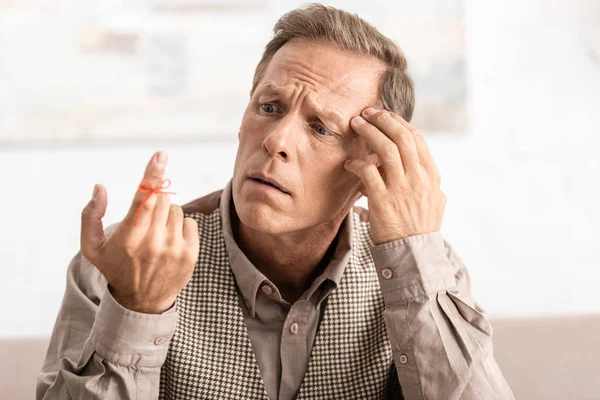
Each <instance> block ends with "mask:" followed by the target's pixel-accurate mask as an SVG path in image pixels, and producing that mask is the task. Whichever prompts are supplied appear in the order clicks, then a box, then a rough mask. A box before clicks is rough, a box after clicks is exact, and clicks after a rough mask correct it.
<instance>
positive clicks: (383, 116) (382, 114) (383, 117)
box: [374, 110, 391, 122]
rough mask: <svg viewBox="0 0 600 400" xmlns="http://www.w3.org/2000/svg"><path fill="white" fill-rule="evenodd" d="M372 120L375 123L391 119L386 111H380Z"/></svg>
mask: <svg viewBox="0 0 600 400" xmlns="http://www.w3.org/2000/svg"><path fill="white" fill-rule="evenodd" d="M374 117H375V118H374V119H375V121H376V122H384V121H387V120H388V118H391V116H390V113H389V112H388V111H385V110H382V111H379V112H378V113H376V114H375V115H374Z"/></svg>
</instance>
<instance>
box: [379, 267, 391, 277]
mask: <svg viewBox="0 0 600 400" xmlns="http://www.w3.org/2000/svg"><path fill="white" fill-rule="evenodd" d="M392 275H394V273H393V272H392V270H391V269H389V268H384V269H382V270H381V276H383V278H384V279H391V278H392Z"/></svg>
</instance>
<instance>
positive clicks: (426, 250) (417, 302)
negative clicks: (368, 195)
mask: <svg viewBox="0 0 600 400" xmlns="http://www.w3.org/2000/svg"><path fill="white" fill-rule="evenodd" d="M371 255H372V256H373V261H374V263H375V268H376V269H377V275H378V279H379V283H380V285H381V290H382V294H383V298H384V301H385V310H384V312H383V316H384V320H385V324H386V328H387V332H388V336H389V338H390V342H391V345H392V352H393V357H394V364H395V366H396V370H397V373H398V380H399V382H400V385H401V387H402V393H403V395H404V398H405V399H407V400H416V399H419V400H421V399H423V400H425V399H426V400H434V399H436V400H437V399H440V400H441V399H444V400H474V399H489V400H493V399H501V400H505V399H514V396H513V394H512V391H511V389H510V387H509V386H508V384H507V383H506V381H505V379H504V377H503V376H502V372H501V371H500V368H499V367H498V365H497V363H496V361H495V359H494V355H493V346H492V327H491V325H490V322H489V321H488V319H487V317H486V315H485V312H484V311H483V310H482V309H481V308H480V307H479V306H478V305H477V304H476V303H475V301H474V300H473V298H472V295H471V284H470V279H469V274H468V271H467V269H466V267H465V266H464V264H463V262H462V260H461V259H460V258H459V257H458V255H457V254H456V252H455V251H454V249H453V248H452V247H451V246H450V244H449V243H448V242H447V241H445V240H444V239H443V238H442V235H441V232H440V231H436V232H431V233H426V234H422V235H416V236H410V237H407V238H404V239H399V240H395V241H391V242H387V243H383V244H379V245H376V246H373V247H372V248H371Z"/></svg>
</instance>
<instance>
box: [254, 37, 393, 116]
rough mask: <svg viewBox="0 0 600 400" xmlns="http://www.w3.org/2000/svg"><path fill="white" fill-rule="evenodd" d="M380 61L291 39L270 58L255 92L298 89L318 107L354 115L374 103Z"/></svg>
mask: <svg viewBox="0 0 600 400" xmlns="http://www.w3.org/2000/svg"><path fill="white" fill-rule="evenodd" d="M384 70H385V65H384V63H383V62H382V61H380V60H377V59H375V58H374V57H365V56H358V55H355V54H352V53H349V52H344V51H341V50H339V49H337V48H335V47H333V46H331V45H323V44H316V43H309V42H306V41H301V40H298V39H293V40H291V41H289V42H287V43H286V44H285V45H283V46H282V47H281V48H280V49H279V50H278V51H277V53H275V55H274V56H273V58H272V59H271V62H270V63H269V65H268V67H267V69H266V71H265V73H264V75H263V77H262V80H261V83H260V84H259V86H258V87H257V91H261V92H264V91H265V90H267V91H273V89H274V88H278V90H277V91H276V92H279V93H281V92H282V89H283V94H288V93H290V94H291V93H292V92H294V91H296V90H297V89H302V90H303V91H306V92H308V93H307V94H310V96H309V97H311V98H312V100H314V101H315V102H317V103H319V104H320V105H321V106H332V107H335V108H338V109H340V108H344V109H347V110H346V111H347V112H355V111H356V109H359V111H360V110H362V108H364V107H366V106H368V105H373V104H374V103H376V102H377V94H378V82H379V78H380V74H381V73H382V72H383V71H384Z"/></svg>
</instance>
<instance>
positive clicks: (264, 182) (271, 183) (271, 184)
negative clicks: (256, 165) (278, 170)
mask: <svg viewBox="0 0 600 400" xmlns="http://www.w3.org/2000/svg"><path fill="white" fill-rule="evenodd" d="M250 180H252V181H254V182H256V183H259V184H262V185H266V186H269V187H272V188H274V189H277V190H278V191H280V192H281V193H284V194H287V195H289V194H290V193H289V192H287V191H285V190H284V189H282V188H281V187H280V186H278V184H277V182H276V181H274V180H273V179H269V178H267V177H264V176H260V175H258V174H252V175H251V176H250Z"/></svg>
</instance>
